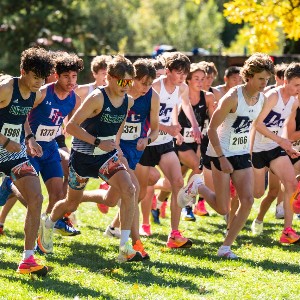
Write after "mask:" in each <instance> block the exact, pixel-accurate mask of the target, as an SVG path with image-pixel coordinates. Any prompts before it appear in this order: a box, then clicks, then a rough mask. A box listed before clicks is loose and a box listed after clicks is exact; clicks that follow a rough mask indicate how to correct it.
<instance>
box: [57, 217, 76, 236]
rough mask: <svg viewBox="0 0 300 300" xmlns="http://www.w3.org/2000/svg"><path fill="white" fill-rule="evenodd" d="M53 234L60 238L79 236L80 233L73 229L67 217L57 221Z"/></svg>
mask: <svg viewBox="0 0 300 300" xmlns="http://www.w3.org/2000/svg"><path fill="white" fill-rule="evenodd" d="M53 232H54V233H56V234H60V235H62V236H75V235H79V234H81V232H80V231H79V230H77V229H75V228H74V226H73V224H72V222H71V221H70V219H69V217H63V218H62V219H59V220H57V222H56V223H55V225H54V229H53Z"/></svg>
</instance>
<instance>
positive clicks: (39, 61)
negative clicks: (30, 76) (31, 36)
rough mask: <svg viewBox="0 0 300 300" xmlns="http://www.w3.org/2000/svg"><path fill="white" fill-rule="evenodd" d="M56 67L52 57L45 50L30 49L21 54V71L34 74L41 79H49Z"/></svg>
mask: <svg viewBox="0 0 300 300" xmlns="http://www.w3.org/2000/svg"><path fill="white" fill-rule="evenodd" d="M54 66H55V63H54V60H53V58H52V56H51V55H50V54H49V52H48V51H46V50H45V49H43V48H35V47H32V48H28V49H26V50H24V51H23V52H22V54H21V63H20V69H21V70H24V71H25V72H26V73H29V72H30V71H31V72H33V73H34V74H35V75H36V76H37V77H39V78H43V79H45V78H47V77H48V76H49V75H50V74H51V73H52V72H53V68H54Z"/></svg>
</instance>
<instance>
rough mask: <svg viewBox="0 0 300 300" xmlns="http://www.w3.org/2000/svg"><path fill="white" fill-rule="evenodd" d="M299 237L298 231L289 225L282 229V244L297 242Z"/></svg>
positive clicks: (280, 240)
mask: <svg viewBox="0 0 300 300" xmlns="http://www.w3.org/2000/svg"><path fill="white" fill-rule="evenodd" d="M299 239H300V236H299V235H298V234H297V233H296V231H295V230H294V229H293V228H291V227H287V228H285V229H284V230H283V231H282V234H281V237H280V239H279V242H280V243H282V244H295V243H297V242H298V241H299Z"/></svg>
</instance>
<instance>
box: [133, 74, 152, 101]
mask: <svg viewBox="0 0 300 300" xmlns="http://www.w3.org/2000/svg"><path fill="white" fill-rule="evenodd" d="M152 83H153V79H152V78H150V77H148V76H144V77H143V78H142V79H134V80H133V89H134V90H135V91H136V92H137V94H139V95H141V96H143V95H145V94H147V93H148V91H149V90H150V88H151V87H152Z"/></svg>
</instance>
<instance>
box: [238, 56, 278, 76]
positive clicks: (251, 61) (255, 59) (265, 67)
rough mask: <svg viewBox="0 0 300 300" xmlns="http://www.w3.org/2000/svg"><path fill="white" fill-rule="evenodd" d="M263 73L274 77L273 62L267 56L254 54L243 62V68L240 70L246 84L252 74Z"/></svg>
mask: <svg viewBox="0 0 300 300" xmlns="http://www.w3.org/2000/svg"><path fill="white" fill-rule="evenodd" d="M263 71H266V72H268V73H269V74H270V75H274V64H273V61H272V60H271V57H270V56H269V55H267V54H264V53H254V54H253V55H251V56H250V57H249V58H248V59H247V60H246V61H245V63H244V66H243V67H242V68H241V72H240V75H241V77H242V78H243V81H245V82H247V81H248V80H249V78H252V77H253V76H254V74H256V73H261V72H263Z"/></svg>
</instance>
